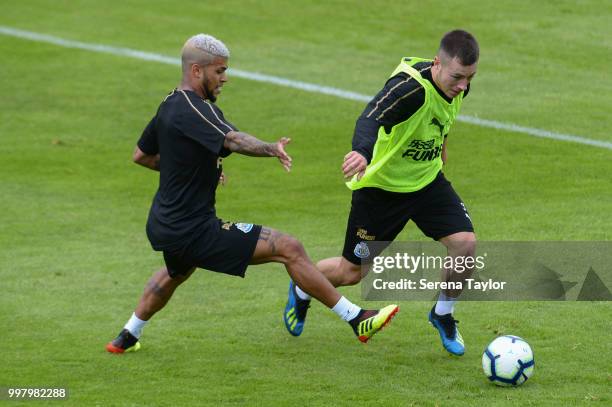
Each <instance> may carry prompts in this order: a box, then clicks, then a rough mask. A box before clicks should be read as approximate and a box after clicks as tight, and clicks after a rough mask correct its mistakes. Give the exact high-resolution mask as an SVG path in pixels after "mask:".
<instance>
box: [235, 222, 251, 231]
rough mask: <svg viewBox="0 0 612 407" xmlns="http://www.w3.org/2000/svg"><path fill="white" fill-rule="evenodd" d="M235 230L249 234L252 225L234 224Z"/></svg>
mask: <svg viewBox="0 0 612 407" xmlns="http://www.w3.org/2000/svg"><path fill="white" fill-rule="evenodd" d="M236 228H237V229H238V230H241V231H242V232H244V233H249V232H250V231H251V230H252V229H253V224H252V223H236Z"/></svg>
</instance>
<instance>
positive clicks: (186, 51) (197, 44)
mask: <svg viewBox="0 0 612 407" xmlns="http://www.w3.org/2000/svg"><path fill="white" fill-rule="evenodd" d="M216 57H220V58H224V59H229V57H230V52H229V49H228V48H227V47H226V46H225V44H224V43H223V42H221V41H220V40H218V39H216V38H215V37H213V36H212V35H208V34H197V35H194V36H193V37H191V38H189V39H188V40H187V41H186V42H185V45H183V50H182V51H181V63H182V66H183V72H185V71H186V70H188V69H189V68H190V67H191V65H192V64H200V65H208V64H210V63H212V61H213V60H214V59H215V58H216Z"/></svg>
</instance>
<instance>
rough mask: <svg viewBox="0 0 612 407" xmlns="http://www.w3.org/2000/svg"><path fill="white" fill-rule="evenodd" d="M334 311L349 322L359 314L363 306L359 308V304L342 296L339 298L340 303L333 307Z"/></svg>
mask: <svg viewBox="0 0 612 407" xmlns="http://www.w3.org/2000/svg"><path fill="white" fill-rule="evenodd" d="M332 311H334V312H335V313H336V314H338V316H339V317H340V318H342V319H343V320H345V321H347V322H348V321H350V320H351V319H353V318H355V317H356V316H357V315H358V314H359V311H361V308H359V307H358V306H357V305H355V304H353V303H352V302H350V301H349V300H347V299H346V298H344V297H341V298H340V299H339V300H338V303H337V304H336V305H334V307H333V308H332Z"/></svg>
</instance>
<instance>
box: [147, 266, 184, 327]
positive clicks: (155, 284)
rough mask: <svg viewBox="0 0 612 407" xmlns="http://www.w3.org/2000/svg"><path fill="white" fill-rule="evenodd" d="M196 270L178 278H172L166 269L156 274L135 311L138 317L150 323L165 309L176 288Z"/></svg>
mask: <svg viewBox="0 0 612 407" xmlns="http://www.w3.org/2000/svg"><path fill="white" fill-rule="evenodd" d="M194 270H195V268H193V269H191V270H190V271H189V272H188V273H187V274H186V275H185V276H180V277H177V278H171V277H170V276H169V275H168V270H167V269H166V268H165V267H164V268H163V269H161V270H159V271H158V272H157V273H155V274H154V275H153V277H151V279H150V280H149V282H148V283H147V285H146V287H145V290H144V293H143V294H142V297H140V302H139V303H138V306H137V307H136V311H135V314H136V316H137V317H138V318H140V319H142V320H144V321H148V320H149V319H150V318H151V317H152V316H153V315H155V313H156V312H158V311H159V310H161V309H162V308H164V306H165V305H166V303H167V302H168V300H169V299H170V298H171V297H172V294H174V290H176V287H178V286H179V285H181V283H183V282H184V281H185V280H187V279H188V278H189V276H190V275H191V273H193V271H194Z"/></svg>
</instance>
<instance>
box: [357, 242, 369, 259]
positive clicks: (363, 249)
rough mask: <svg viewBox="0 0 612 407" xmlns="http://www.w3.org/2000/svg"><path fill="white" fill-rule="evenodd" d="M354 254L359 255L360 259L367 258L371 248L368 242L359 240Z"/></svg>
mask: <svg viewBox="0 0 612 407" xmlns="http://www.w3.org/2000/svg"><path fill="white" fill-rule="evenodd" d="M353 254H355V256H357V257H359V258H360V259H365V258H367V257H369V256H370V248H369V247H368V244H367V243H366V242H359V243H357V245H356V246H355V250H353Z"/></svg>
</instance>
